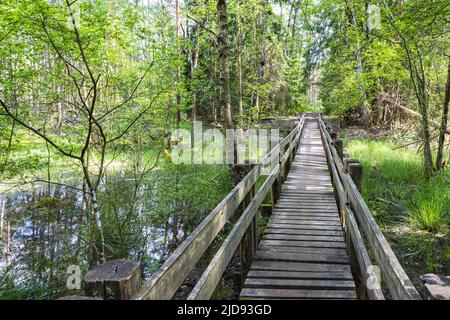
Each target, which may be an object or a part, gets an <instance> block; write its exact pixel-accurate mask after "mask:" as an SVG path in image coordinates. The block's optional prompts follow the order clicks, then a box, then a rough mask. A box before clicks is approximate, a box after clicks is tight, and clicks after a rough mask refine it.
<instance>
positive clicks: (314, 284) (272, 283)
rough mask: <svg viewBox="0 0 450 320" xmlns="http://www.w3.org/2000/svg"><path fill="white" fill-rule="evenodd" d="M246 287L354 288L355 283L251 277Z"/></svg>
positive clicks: (246, 282)
mask: <svg viewBox="0 0 450 320" xmlns="http://www.w3.org/2000/svg"><path fill="white" fill-rule="evenodd" d="M245 288H263V289H277V288H282V289H309V290H352V289H353V290H354V289H355V283H354V281H353V280H326V279H323V280H322V279H320V280H316V279H314V280H311V279H279V278H264V279H260V278H249V279H247V280H246V281H245Z"/></svg>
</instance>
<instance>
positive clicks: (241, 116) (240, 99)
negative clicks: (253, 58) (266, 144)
mask: <svg viewBox="0 0 450 320" xmlns="http://www.w3.org/2000/svg"><path fill="white" fill-rule="evenodd" d="M239 19H240V18H239ZM241 37H242V26H241V21H239V22H238V31H237V37H236V49H237V69H238V85H237V87H238V88H237V89H238V92H237V96H238V107H239V125H241V126H242V125H243V123H244V102H243V95H244V87H243V79H242V48H241Z"/></svg>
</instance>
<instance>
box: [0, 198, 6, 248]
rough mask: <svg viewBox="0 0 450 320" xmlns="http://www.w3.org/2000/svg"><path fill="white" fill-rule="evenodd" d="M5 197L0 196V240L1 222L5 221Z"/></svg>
mask: <svg viewBox="0 0 450 320" xmlns="http://www.w3.org/2000/svg"><path fill="white" fill-rule="evenodd" d="M5 210H6V197H5V196H3V198H2V208H1V211H0V240H1V239H3V222H4V221H5Z"/></svg>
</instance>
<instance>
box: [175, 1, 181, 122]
mask: <svg viewBox="0 0 450 320" xmlns="http://www.w3.org/2000/svg"><path fill="white" fill-rule="evenodd" d="M175 7H176V8H175V25H176V27H175V29H176V36H175V42H176V49H177V50H176V55H177V59H176V60H177V61H178V60H179V57H180V45H179V36H180V3H179V0H176V1H175ZM180 78H181V77H180V67H179V66H177V77H176V82H177V85H176V88H175V90H176V96H175V103H176V108H177V111H176V113H177V115H176V121H177V124H179V123H180V122H181V111H180V102H181V96H180V93H179V86H180Z"/></svg>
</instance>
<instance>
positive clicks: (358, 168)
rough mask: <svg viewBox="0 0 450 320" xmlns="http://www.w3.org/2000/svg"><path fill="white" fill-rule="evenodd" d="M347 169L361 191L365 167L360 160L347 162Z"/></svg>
mask: <svg viewBox="0 0 450 320" xmlns="http://www.w3.org/2000/svg"><path fill="white" fill-rule="evenodd" d="M347 171H348V174H349V175H350V177H352V180H353V182H354V183H355V185H356V188H357V189H358V191H359V192H361V190H362V178H363V167H362V165H361V164H360V163H359V161H357V160H356V161H355V162H349V163H348V164H347Z"/></svg>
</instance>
